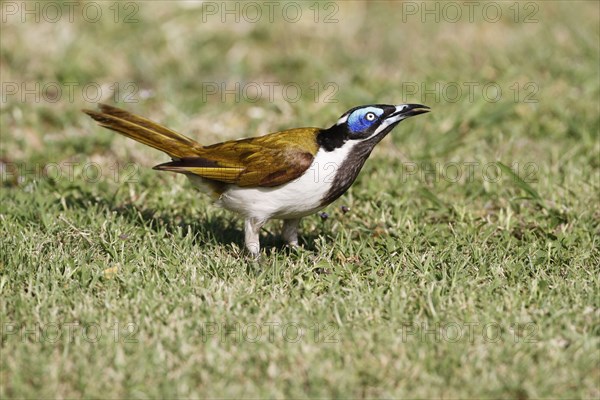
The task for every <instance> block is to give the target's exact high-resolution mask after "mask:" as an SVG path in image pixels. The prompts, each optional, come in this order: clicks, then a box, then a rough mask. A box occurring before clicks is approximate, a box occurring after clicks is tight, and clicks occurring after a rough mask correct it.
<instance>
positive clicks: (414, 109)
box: [388, 104, 431, 119]
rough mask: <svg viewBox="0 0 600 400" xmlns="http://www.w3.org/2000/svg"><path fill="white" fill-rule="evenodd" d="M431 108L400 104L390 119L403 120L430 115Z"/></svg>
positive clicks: (420, 105)
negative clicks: (420, 115)
mask: <svg viewBox="0 0 600 400" xmlns="http://www.w3.org/2000/svg"><path fill="white" fill-rule="evenodd" d="M429 111H431V110H430V108H429V107H427V106H424V105H423V104H398V105H397V106H396V111H394V112H393V113H392V114H391V115H390V117H402V119H405V118H409V117H414V116H415V115H419V114H425V113H428V112H429ZM388 118H389V117H388Z"/></svg>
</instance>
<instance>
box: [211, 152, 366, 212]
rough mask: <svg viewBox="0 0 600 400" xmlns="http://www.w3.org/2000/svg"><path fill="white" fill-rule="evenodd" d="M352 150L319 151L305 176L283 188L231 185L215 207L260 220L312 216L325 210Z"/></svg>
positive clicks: (282, 186)
mask: <svg viewBox="0 0 600 400" xmlns="http://www.w3.org/2000/svg"><path fill="white" fill-rule="evenodd" d="M353 146H354V144H353V143H351V142H346V144H345V145H344V146H342V147H339V148H337V149H335V150H333V151H331V152H326V151H324V150H322V149H320V150H319V151H318V152H317V154H316V156H315V158H314V160H313V163H312V164H311V166H310V168H309V169H308V170H307V171H306V172H305V173H304V174H303V175H302V176H300V177H299V178H297V179H295V180H293V181H291V182H288V183H286V184H284V185H281V186H277V187H272V188H241V187H237V186H233V185H232V186H231V187H230V188H229V189H227V190H226V191H225V192H224V193H223V194H222V195H221V197H220V198H219V199H218V200H217V202H216V204H217V205H219V206H221V207H223V208H226V209H228V210H231V211H235V212H238V213H240V214H242V215H243V216H244V217H255V218H260V219H270V218H279V219H286V218H300V217H303V216H306V215H309V214H312V213H314V212H315V211H317V210H319V209H321V208H323V207H324V206H322V205H321V203H322V200H323V198H324V197H325V195H326V194H327V193H328V192H329V189H330V188H331V186H332V183H333V180H334V179H335V175H336V174H337V172H338V170H339V168H340V167H341V165H342V162H343V161H344V160H345V159H346V157H347V156H348V153H349V152H350V150H351V149H352V147H353Z"/></svg>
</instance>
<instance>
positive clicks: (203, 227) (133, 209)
mask: <svg viewBox="0 0 600 400" xmlns="http://www.w3.org/2000/svg"><path fill="white" fill-rule="evenodd" d="M85 197H86V196H84V197H83V198H82V197H80V196H77V197H73V196H65V197H64V202H65V205H67V207H69V208H81V209H87V208H88V207H89V205H90V202H93V203H94V204H95V205H96V206H98V207H102V208H106V209H108V210H110V211H115V212H117V213H118V214H119V215H120V216H121V218H124V219H125V220H126V221H128V222H130V223H131V224H133V225H136V224H143V225H144V227H145V228H146V229H149V230H151V231H152V232H154V233H156V234H159V233H167V234H170V235H173V236H174V237H177V236H180V237H184V236H187V235H188V232H191V234H192V235H193V236H192V239H191V241H192V243H193V244H194V245H197V246H204V245H206V244H207V243H211V242H216V243H220V244H227V245H230V246H233V245H234V244H235V245H237V246H238V247H239V248H243V246H244V231H243V229H244V228H243V224H242V223H241V222H240V221H242V218H241V217H239V216H237V215H234V214H233V213H219V214H214V213H211V214H209V215H207V216H205V217H204V218H202V217H201V218H198V216H197V215H195V216H192V215H191V214H190V213H189V212H186V211H183V212H182V213H180V214H176V215H173V214H168V213H167V214H166V213H164V212H162V211H160V210H158V209H154V208H146V207H139V206H138V205H136V204H135V203H132V202H125V203H120V202H116V201H114V198H113V199H110V198H98V197H94V198H93V199H92V198H85ZM281 227H282V223H281V222H280V221H274V222H270V223H268V224H267V225H266V226H265V227H263V229H262V232H261V237H260V241H261V247H262V248H263V249H265V251H266V253H267V254H273V253H279V252H289V251H290V249H289V246H287V245H286V243H285V242H284V241H283V239H282V236H281ZM318 238H319V235H318V233H317V232H302V229H300V232H299V241H300V244H301V245H302V247H303V248H304V249H305V250H308V251H311V252H314V251H315V250H316V242H317V240H318Z"/></svg>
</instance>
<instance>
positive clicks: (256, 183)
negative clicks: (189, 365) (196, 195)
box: [84, 104, 429, 256]
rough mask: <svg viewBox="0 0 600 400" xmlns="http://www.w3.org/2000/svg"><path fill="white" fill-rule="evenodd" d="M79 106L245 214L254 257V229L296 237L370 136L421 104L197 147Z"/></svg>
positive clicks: (133, 118) (143, 122)
mask: <svg viewBox="0 0 600 400" xmlns="http://www.w3.org/2000/svg"><path fill="white" fill-rule="evenodd" d="M99 108H100V110H99V111H91V110H84V112H85V113H86V114H88V115H89V116H90V117H92V118H93V119H95V120H96V121H97V122H98V123H99V124H100V126H103V127H105V128H108V129H112V130H114V131H117V132H119V133H121V134H123V135H125V136H127V137H129V138H131V139H134V140H136V141H138V142H140V143H143V144H145V145H148V146H150V147H154V148H155V149H158V150H161V151H163V152H165V153H167V155H169V156H170V157H171V159H172V161H171V162H167V163H164V164H160V165H157V166H155V167H154V169H157V170H160V171H173V172H179V173H182V174H185V175H186V176H187V177H188V178H189V179H190V181H191V182H192V184H193V185H194V186H196V187H198V188H199V189H201V190H202V191H204V192H206V193H208V194H209V195H211V196H212V197H213V198H214V200H215V201H216V204H217V205H220V206H222V207H224V208H226V209H228V210H231V211H235V212H237V213H239V214H241V215H242V216H243V217H244V218H245V244H246V248H247V249H248V251H249V252H250V253H251V254H252V255H254V256H257V255H258V254H259V252H260V244H259V231H260V229H261V227H262V226H263V224H264V223H265V222H266V221H267V220H269V219H281V220H283V231H282V234H283V238H284V240H285V241H286V242H287V243H288V244H290V245H293V246H295V245H297V244H298V223H299V221H300V219H301V218H302V217H305V216H307V215H309V214H312V213H314V212H316V211H318V210H320V209H322V208H324V207H325V206H327V205H328V204H330V203H331V202H333V201H334V200H336V199H337V198H338V197H340V196H341V195H342V194H343V193H344V192H345V191H346V190H348V188H349V187H350V185H352V183H353V182H354V180H355V179H356V177H357V176H358V173H359V172H360V170H361V168H362V166H363V164H364V163H365V161H366V160H367V158H368V157H369V155H370V154H371V151H372V150H373V148H374V147H375V145H376V144H377V143H379V142H380V141H381V139H383V138H384V137H385V136H386V135H387V134H388V133H389V132H390V131H391V130H392V129H394V127H395V126H396V125H398V123H400V121H402V120H404V119H406V118H409V117H412V116H415V115H419V114H423V113H426V112H428V111H429V107H427V106H423V105H421V104H400V105H385V104H375V105H367V106H360V107H355V108H352V109H350V110H348V111H347V112H345V113H344V114H343V115H342V116H341V117H340V118H339V119H338V120H337V122H336V123H335V124H334V125H333V126H331V127H330V128H327V129H320V128H294V129H289V130H285V131H281V132H275V133H270V134H268V135H264V136H259V137H252V138H247V139H240V140H230V141H226V142H222V143H216V144H212V145H209V146H203V145H201V144H200V143H198V142H196V141H195V140H192V139H190V138H188V137H186V136H184V135H182V134H180V133H177V132H175V131H172V130H171V129H169V128H166V127H164V126H162V125H159V124H157V123H155V122H152V121H150V120H148V119H146V118H143V117H140V116H138V115H134V114H131V113H129V112H127V111H125V110H122V109H120V108H116V107H113V106H109V105H105V104H101V105H100V106H99Z"/></svg>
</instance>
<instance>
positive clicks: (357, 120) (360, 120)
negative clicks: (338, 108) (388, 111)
mask: <svg viewBox="0 0 600 400" xmlns="http://www.w3.org/2000/svg"><path fill="white" fill-rule="evenodd" d="M370 112H371V113H373V114H375V115H376V116H377V118H375V119H374V120H373V121H368V120H367V119H366V118H365V116H366V115H367V114H368V113H370ZM381 114H383V110H382V109H381V108H377V107H365V108H359V109H358V110H355V111H354V112H353V113H352V114H350V116H349V117H348V127H349V128H350V132H353V133H358V132H362V131H364V130H365V129H367V128H368V127H370V126H371V125H373V124H374V123H375V122H377V120H378V119H379V117H380V116H381Z"/></svg>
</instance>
